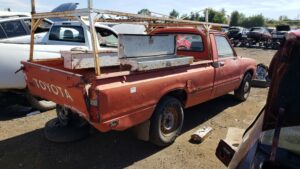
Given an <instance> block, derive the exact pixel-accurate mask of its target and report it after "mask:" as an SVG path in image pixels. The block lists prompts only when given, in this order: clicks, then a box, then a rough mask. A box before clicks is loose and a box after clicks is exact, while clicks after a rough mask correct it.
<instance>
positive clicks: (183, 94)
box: [161, 89, 187, 107]
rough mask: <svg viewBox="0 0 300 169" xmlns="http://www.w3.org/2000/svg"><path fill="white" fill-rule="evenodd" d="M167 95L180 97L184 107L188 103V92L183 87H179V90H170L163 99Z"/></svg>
mask: <svg viewBox="0 0 300 169" xmlns="http://www.w3.org/2000/svg"><path fill="white" fill-rule="evenodd" d="M167 96H171V97H174V98H176V99H178V100H179V101H180V102H181V104H182V106H183V107H184V105H185V104H186V100H187V93H186V91H185V90H183V89H177V90H173V91H170V92H168V93H166V94H165V95H164V96H163V97H162V98H161V99H163V98H165V97H167Z"/></svg>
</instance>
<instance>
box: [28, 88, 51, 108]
mask: <svg viewBox="0 0 300 169" xmlns="http://www.w3.org/2000/svg"><path fill="white" fill-rule="evenodd" d="M26 98H27V101H28V103H29V104H30V105H31V107H33V108H35V109H37V110H40V111H48V110H52V109H54V108H55V106H56V104H55V103H54V102H51V101H47V100H40V99H38V98H36V97H34V96H32V95H31V94H30V93H28V92H26Z"/></svg>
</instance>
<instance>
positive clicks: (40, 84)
mask: <svg viewBox="0 0 300 169" xmlns="http://www.w3.org/2000/svg"><path fill="white" fill-rule="evenodd" d="M32 80H33V81H34V82H35V85H36V87H37V88H39V89H42V90H44V91H48V92H50V93H52V94H54V95H56V96H61V97H64V98H67V99H69V100H71V101H73V98H72V97H71V95H70V94H69V92H68V90H67V89H64V88H62V87H60V86H56V85H54V84H50V83H47V82H44V81H42V80H39V79H36V78H32Z"/></svg>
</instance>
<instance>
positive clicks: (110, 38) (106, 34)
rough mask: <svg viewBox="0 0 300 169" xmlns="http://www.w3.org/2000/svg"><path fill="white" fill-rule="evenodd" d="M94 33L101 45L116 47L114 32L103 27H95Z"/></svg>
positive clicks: (116, 39) (116, 37)
mask: <svg viewBox="0 0 300 169" xmlns="http://www.w3.org/2000/svg"><path fill="white" fill-rule="evenodd" d="M96 33H97V38H98V41H99V43H100V46H101V47H111V48H117V47H118V36H117V35H116V34H115V33H114V32H112V31H110V30H108V29H104V28H96Z"/></svg>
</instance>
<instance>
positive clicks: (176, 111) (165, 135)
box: [150, 97, 184, 146]
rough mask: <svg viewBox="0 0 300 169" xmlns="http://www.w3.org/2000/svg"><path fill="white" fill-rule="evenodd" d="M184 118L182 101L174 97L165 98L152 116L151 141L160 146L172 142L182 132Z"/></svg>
mask: <svg viewBox="0 0 300 169" xmlns="http://www.w3.org/2000/svg"><path fill="white" fill-rule="evenodd" d="M183 120H184V114H183V109H182V105H181V103H180V101H179V100H177V99H176V98H174V97H165V98H163V99H162V100H161V101H160V102H159V103H158V106H157V107H156V109H155V112H154V114H153V116H152V117H151V124H150V141H151V142H152V143H154V144H156V145H158V146H168V145H170V144H172V143H173V142H174V141H175V139H176V137H177V136H178V135H179V134H180V132H181V129H182V126H183Z"/></svg>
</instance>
